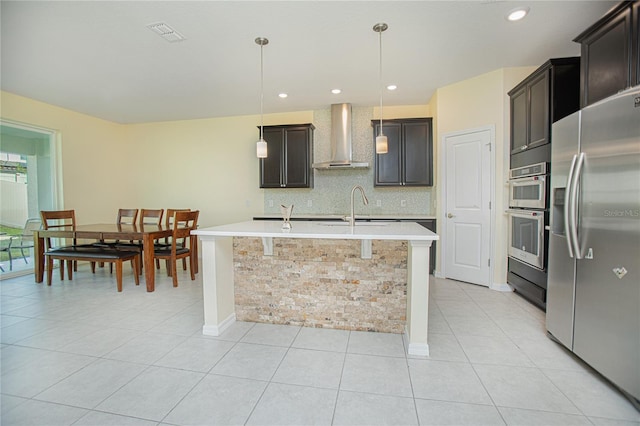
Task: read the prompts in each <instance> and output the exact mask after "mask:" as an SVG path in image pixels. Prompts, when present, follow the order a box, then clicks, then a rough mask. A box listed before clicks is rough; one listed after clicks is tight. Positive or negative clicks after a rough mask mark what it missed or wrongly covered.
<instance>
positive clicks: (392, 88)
mask: <svg viewBox="0 0 640 426" xmlns="http://www.w3.org/2000/svg"><path fill="white" fill-rule="evenodd" d="M397 88H398V86H396V85H395V84H390V85H388V86H387V90H396V89H397Z"/></svg>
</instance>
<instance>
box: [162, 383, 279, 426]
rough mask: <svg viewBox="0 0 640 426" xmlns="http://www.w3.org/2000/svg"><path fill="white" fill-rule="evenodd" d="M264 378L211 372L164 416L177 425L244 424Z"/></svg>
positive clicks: (263, 385) (263, 384)
mask: <svg viewBox="0 0 640 426" xmlns="http://www.w3.org/2000/svg"><path fill="white" fill-rule="evenodd" d="M266 387H267V382H261V381H257V380H249V379H240V378H236V377H225V376H217V375H213V374H210V375H208V376H206V377H205V378H204V379H202V381H201V382H200V383H198V385H197V386H196V387H195V388H193V390H192V391H191V392H189V394H187V396H185V397H184V399H183V400H182V401H180V403H179V404H178V405H177V406H176V407H175V408H174V409H173V410H171V412H170V413H169V415H167V417H166V418H165V419H164V421H165V422H167V423H172V424H179V425H206V424H219V425H243V424H244V423H245V422H246V421H247V419H248V418H249V415H250V414H251V411H252V410H253V408H254V407H255V405H256V404H257V402H258V400H259V399H260V396H261V395H262V393H263V392H264V390H265V388H266Z"/></svg>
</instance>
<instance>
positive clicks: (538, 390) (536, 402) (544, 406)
mask: <svg viewBox="0 0 640 426" xmlns="http://www.w3.org/2000/svg"><path fill="white" fill-rule="evenodd" d="M474 369H475V370H476V372H477V373H478V376H479V377H480V381H481V382H482V383H483V384H484V386H485V388H486V389H487V391H488V392H489V395H490V396H491V398H492V399H493V402H494V403H495V404H496V405H497V406H501V407H511V408H526V409H531V410H539V411H551V412H557V413H566V414H581V413H580V411H579V410H578V409H577V407H576V406H575V405H574V404H573V403H572V402H571V401H570V400H569V399H567V397H566V396H565V395H564V394H563V393H562V392H560V391H559V390H558V388H557V387H556V386H555V385H554V384H553V383H551V381H550V380H549V379H548V378H547V377H546V376H545V375H544V374H542V372H541V371H540V370H538V369H537V368H526V367H510V366H499V365H481V364H476V365H474Z"/></svg>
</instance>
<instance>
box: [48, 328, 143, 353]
mask: <svg viewBox="0 0 640 426" xmlns="http://www.w3.org/2000/svg"><path fill="white" fill-rule="evenodd" d="M139 334H140V333H139V332H138V331H134V330H125V329H121V328H105V329H101V330H98V331H96V332H95V333H92V334H89V335H88V336H85V337H83V338H81V339H78V340H76V341H74V342H72V343H69V344H68V345H65V346H62V347H61V348H59V350H60V351H62V352H69V353H73V354H80V355H90V356H104V355H106V354H108V353H109V352H111V351H112V350H114V349H116V348H118V347H120V346H122V345H124V344H125V343H127V342H128V341H129V340H131V339H133V338H134V337H136V336H138V335H139Z"/></svg>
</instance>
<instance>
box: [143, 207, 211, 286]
mask: <svg viewBox="0 0 640 426" xmlns="http://www.w3.org/2000/svg"><path fill="white" fill-rule="evenodd" d="M199 215H200V211H198V210H195V211H177V212H175V213H174V219H173V229H172V234H171V246H170V247H160V248H156V249H155V253H154V255H155V257H156V258H158V259H165V260H168V261H169V262H168V267H167V275H168V276H170V277H172V278H173V286H174V287H178V272H177V269H176V264H177V260H178V259H186V258H189V271H190V273H191V280H192V281H193V280H195V279H196V275H195V269H194V262H197V261H198V259H195V258H194V250H193V245H194V244H195V236H193V235H191V231H193V230H195V229H196V228H197V226H198V216H199ZM182 239H184V240H185V242H186V243H185V245H184V247H182V246H181V245H180V243H179V242H180V241H181V240H182Z"/></svg>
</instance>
